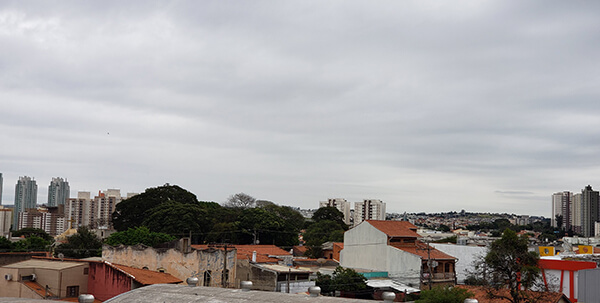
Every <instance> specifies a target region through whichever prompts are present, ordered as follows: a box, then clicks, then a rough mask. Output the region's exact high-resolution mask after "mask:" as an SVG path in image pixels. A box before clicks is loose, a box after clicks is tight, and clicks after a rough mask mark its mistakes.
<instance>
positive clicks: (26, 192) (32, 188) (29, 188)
mask: <svg viewBox="0 0 600 303" xmlns="http://www.w3.org/2000/svg"><path fill="white" fill-rule="evenodd" d="M37 190H38V188H37V184H36V182H35V180H34V179H32V178H30V177H28V176H23V177H19V180H18V181H17V185H16V186H15V207H14V209H13V222H12V227H13V230H17V228H18V226H19V212H24V211H25V210H26V209H28V208H35V207H36V204H37Z"/></svg>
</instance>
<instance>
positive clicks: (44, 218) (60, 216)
mask: <svg viewBox="0 0 600 303" xmlns="http://www.w3.org/2000/svg"><path fill="white" fill-rule="evenodd" d="M63 207H64V205H59V206H54V207H40V208H32V209H28V210H27V211H25V212H20V213H19V227H18V229H23V228H39V229H42V230H44V231H45V232H46V233H48V234H49V235H51V236H57V235H60V234H62V233H63V232H64V231H65V230H66V229H67V224H66V220H65V216H64V209H63Z"/></svg>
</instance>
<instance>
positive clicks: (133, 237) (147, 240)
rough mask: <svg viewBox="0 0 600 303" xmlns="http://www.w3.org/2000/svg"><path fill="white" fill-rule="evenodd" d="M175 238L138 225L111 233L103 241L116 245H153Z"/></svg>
mask: <svg viewBox="0 0 600 303" xmlns="http://www.w3.org/2000/svg"><path fill="white" fill-rule="evenodd" d="M175 239H176V238H175V237H173V236H171V235H168V234H165V233H157V232H151V231H150V230H149V229H148V227H145V226H140V227H136V228H130V229H128V230H126V231H119V232H116V233H113V234H112V235H110V236H109V237H108V239H106V241H105V243H106V244H108V245H112V246H117V245H119V244H123V245H136V244H143V245H146V246H155V245H157V244H161V243H165V242H169V241H173V240H175Z"/></svg>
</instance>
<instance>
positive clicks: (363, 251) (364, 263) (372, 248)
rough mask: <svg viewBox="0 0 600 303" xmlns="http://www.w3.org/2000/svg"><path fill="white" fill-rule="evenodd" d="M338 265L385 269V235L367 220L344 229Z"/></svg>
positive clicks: (376, 269) (377, 269)
mask: <svg viewBox="0 0 600 303" xmlns="http://www.w3.org/2000/svg"><path fill="white" fill-rule="evenodd" d="M340 265H341V266H343V267H349V268H354V269H369V270H374V271H387V236H386V235H385V234H384V233H383V232H382V231H380V230H378V229H376V228H375V227H373V226H372V225H371V224H369V223H367V222H362V223H360V224H359V225H358V226H356V227H354V228H352V229H350V230H348V231H346V233H345V234H344V249H343V250H342V251H341V252H340Z"/></svg>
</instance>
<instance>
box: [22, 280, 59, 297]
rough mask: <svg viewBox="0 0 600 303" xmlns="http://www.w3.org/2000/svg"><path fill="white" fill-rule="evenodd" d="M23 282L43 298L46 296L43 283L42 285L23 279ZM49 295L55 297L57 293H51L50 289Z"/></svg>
mask: <svg viewBox="0 0 600 303" xmlns="http://www.w3.org/2000/svg"><path fill="white" fill-rule="evenodd" d="M23 284H25V286H27V287H29V288H30V289H31V290H33V291H35V292H36V293H37V294H38V295H40V296H41V297H42V298H45V297H46V289H45V288H44V287H43V286H42V285H40V284H39V283H38V282H33V281H23ZM48 296H51V297H54V296H55V295H54V294H53V293H51V292H50V291H48Z"/></svg>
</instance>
